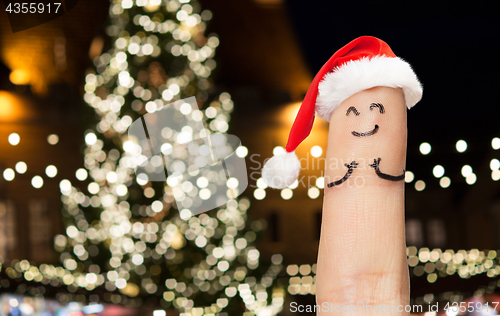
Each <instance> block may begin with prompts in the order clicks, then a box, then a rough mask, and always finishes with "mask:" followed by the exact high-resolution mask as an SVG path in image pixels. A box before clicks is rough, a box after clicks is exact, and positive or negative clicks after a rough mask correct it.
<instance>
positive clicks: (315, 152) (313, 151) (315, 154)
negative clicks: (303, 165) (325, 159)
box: [311, 146, 323, 158]
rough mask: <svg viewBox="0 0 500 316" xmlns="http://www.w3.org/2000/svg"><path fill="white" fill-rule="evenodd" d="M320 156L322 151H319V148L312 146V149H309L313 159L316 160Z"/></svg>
mask: <svg viewBox="0 0 500 316" xmlns="http://www.w3.org/2000/svg"><path fill="white" fill-rule="evenodd" d="M321 154H323V149H321V147H319V146H314V147H313V148H311V155H313V157H316V158H317V157H319V156H321Z"/></svg>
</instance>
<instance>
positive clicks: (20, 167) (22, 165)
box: [16, 161, 28, 174]
mask: <svg viewBox="0 0 500 316" xmlns="http://www.w3.org/2000/svg"><path fill="white" fill-rule="evenodd" d="M27 170H28V165H27V164H26V163H25V162H24V161H19V162H18V163H16V171H17V172H18V173H20V174H23V173H25V172H26V171H27Z"/></svg>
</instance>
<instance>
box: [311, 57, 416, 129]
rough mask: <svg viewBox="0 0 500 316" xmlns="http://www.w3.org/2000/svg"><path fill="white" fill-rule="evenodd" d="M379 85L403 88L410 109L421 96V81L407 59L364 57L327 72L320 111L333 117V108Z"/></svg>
mask: <svg viewBox="0 0 500 316" xmlns="http://www.w3.org/2000/svg"><path fill="white" fill-rule="evenodd" d="M378 86H385V87H392V88H402V89H403V92H404V95H405V100H406V106H407V107H408V109H410V108H411V107H412V106H414V105H415V104H416V103H417V102H418V101H420V99H421V98H422V91H423V89H422V85H421V84H420V82H419V81H418V78H417V75H415V73H414V72H413V69H411V67H410V64H408V63H407V62H406V61H404V60H402V59H401V58H399V57H386V56H375V57H372V58H368V57H364V58H361V59H358V60H353V61H349V62H347V63H345V64H343V65H342V66H340V67H337V68H336V69H334V71H333V72H331V73H329V74H327V75H325V77H324V78H323V80H322V81H321V82H320V83H319V85H318V98H317V99H316V112H317V115H318V116H320V117H321V118H323V119H324V120H326V121H330V117H331V116H332V113H333V111H334V110H335V109H336V108H337V107H338V106H339V105H340V104H341V103H342V102H343V101H344V100H346V99H347V98H349V97H350V96H352V95H353V94H356V93H358V92H360V91H363V90H366V89H370V88H373V87H378Z"/></svg>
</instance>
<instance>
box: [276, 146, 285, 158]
mask: <svg viewBox="0 0 500 316" xmlns="http://www.w3.org/2000/svg"><path fill="white" fill-rule="evenodd" d="M284 153H285V148H283V147H281V146H276V147H274V149H273V155H274V156H278V155H281V154H284Z"/></svg>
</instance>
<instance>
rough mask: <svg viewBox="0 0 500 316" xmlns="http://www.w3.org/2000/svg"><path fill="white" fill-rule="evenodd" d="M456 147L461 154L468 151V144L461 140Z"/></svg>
mask: <svg viewBox="0 0 500 316" xmlns="http://www.w3.org/2000/svg"><path fill="white" fill-rule="evenodd" d="M456 147H457V151H458V152H459V153H463V152H464V151H466V150H467V142H466V141H465V140H462V139H461V140H459V141H458V142H457V144H456Z"/></svg>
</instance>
